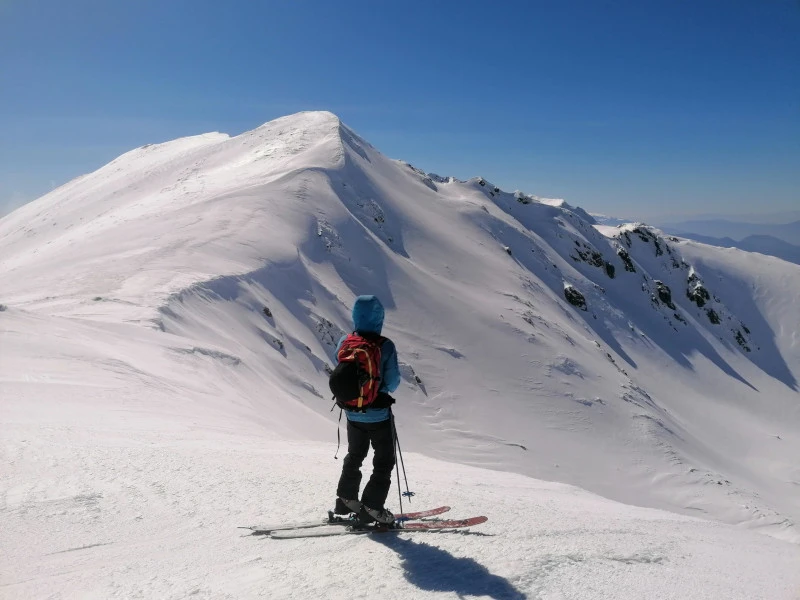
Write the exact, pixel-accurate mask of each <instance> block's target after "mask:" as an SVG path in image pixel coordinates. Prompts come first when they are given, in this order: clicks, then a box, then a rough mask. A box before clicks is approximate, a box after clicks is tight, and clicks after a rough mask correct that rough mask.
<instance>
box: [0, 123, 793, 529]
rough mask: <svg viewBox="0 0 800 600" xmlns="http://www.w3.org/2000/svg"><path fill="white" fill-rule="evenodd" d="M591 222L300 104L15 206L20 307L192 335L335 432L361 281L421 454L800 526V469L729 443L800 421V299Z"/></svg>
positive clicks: (206, 353)
mask: <svg viewBox="0 0 800 600" xmlns="http://www.w3.org/2000/svg"><path fill="white" fill-rule="evenodd" d="M81 186H83V188H81ZM587 217H589V215H588V214H587V213H586V212H585V211H583V210H582V209H578V208H573V207H571V206H570V205H569V204H568V203H566V202H564V201H563V200H548V199H541V198H538V197H536V196H531V195H528V194H524V193H522V192H519V191H517V192H513V193H512V192H504V191H503V190H501V189H500V188H499V187H498V186H495V185H493V184H491V183H490V182H488V181H486V180H485V179H483V178H481V177H476V178H473V179H470V180H467V181H459V180H456V179H454V178H443V177H439V176H436V175H431V174H426V173H425V172H424V171H422V170H419V169H417V168H415V167H412V166H411V165H408V164H407V163H402V162H401V161H394V160H390V159H388V158H386V157H384V156H383V155H382V154H380V152H378V151H377V150H376V149H375V148H373V147H372V146H371V145H370V144H369V143H368V142H366V141H364V140H363V139H361V138H360V137H359V136H358V135H357V134H355V133H354V132H352V130H350V129H349V128H347V127H346V126H345V125H343V124H342V123H341V121H340V120H339V119H338V117H336V116H335V115H333V114H331V113H301V114H299V115H292V116H290V117H285V118H282V119H278V120H276V121H272V122H269V123H265V124H264V125H262V126H260V127H259V128H257V129H255V130H253V131H251V132H245V133H243V134H241V135H240V136H235V137H228V136H225V135H224V134H208V135H204V136H194V137H192V138H183V139H182V140H176V141H175V142H169V143H167V144H160V145H157V146H153V147H142V148H140V149H137V150H135V151H132V152H131V153H127V154H125V155H122V156H121V157H119V158H118V159H115V161H112V162H111V163H109V165H107V166H106V167H103V168H102V169H100V170H98V171H97V172H95V173H94V174H91V175H89V176H85V177H84V178H81V179H79V180H75V181H73V182H71V183H70V184H68V185H67V186H64V187H63V188H59V189H58V190H55V191H54V192H52V193H51V194H48V195H47V196H44V197H43V198H42V199H40V200H39V201H35V202H34V203H32V204H31V205H29V206H26V207H23V208H22V209H19V210H18V211H15V213H12V215H9V216H8V217H5V218H4V219H2V220H0V256H2V258H1V259H0V273H2V274H3V280H4V282H6V287H4V289H3V296H2V297H0V302H3V303H4V304H7V305H8V306H10V307H12V308H15V309H16V308H20V309H24V310H30V311H38V312H45V313H47V314H52V315H60V316H62V317H67V318H70V319H76V318H77V319H85V320H91V321H99V322H104V323H119V322H122V323H131V324H137V326H142V325H144V326H145V327H147V328H150V329H156V330H160V331H163V332H166V333H168V334H170V335H178V336H181V337H183V338H186V339H189V340H193V343H194V344H195V347H196V348H197V349H198V350H197V355H198V356H200V357H203V358H202V360H208V361H210V362H211V363H213V364H215V365H216V367H215V369H216V368H218V369H221V371H220V373H224V377H226V378H230V379H231V380H232V381H234V382H236V385H237V386H238V389H240V393H241V395H242V397H243V398H245V399H247V402H249V403H251V404H252V405H253V406H254V407H255V409H256V410H257V411H263V412H264V413H267V414H268V413H270V412H271V411H274V410H279V412H281V413H283V412H286V411H289V412H291V411H292V410H296V411H302V412H304V414H306V413H307V414H308V418H309V419H310V420H312V421H314V422H315V424H314V425H313V426H310V427H309V429H311V430H313V431H314V432H316V431H318V430H320V428H321V427H322V425H323V424H324V423H326V422H327V419H328V418H329V416H328V408H329V406H328V405H327V403H326V402H325V400H326V396H327V393H326V391H325V385H326V384H325V381H326V370H327V369H329V368H330V365H331V363H332V349H333V346H334V345H335V341H336V340H337V339H338V336H339V335H341V334H342V333H344V332H345V331H347V329H348V327H349V306H350V302H351V300H352V297H354V296H355V295H357V294H358V293H368V292H374V293H377V294H378V295H379V296H380V297H381V299H382V300H383V301H384V303H385V304H386V307H387V312H388V316H387V323H386V327H387V333H388V335H390V337H392V338H393V339H395V340H396V342H397V344H398V349H399V352H400V356H401V361H402V365H401V368H402V372H403V385H402V388H401V399H404V400H405V402H404V403H402V405H400V406H398V408H397V411H398V414H399V415H400V416H402V417H404V418H406V419H407V420H408V422H411V423H417V424H419V427H418V430H414V431H412V432H410V433H409V434H408V439H409V442H410V445H411V447H412V448H416V449H420V450H424V451H425V452H426V453H428V454H430V455H431V456H434V457H437V458H445V459H447V460H456V461H459V462H465V463H468V464H475V465H479V466H488V467H491V468H494V469H499V470H511V471H516V472H520V473H524V474H528V475H533V476H536V477H541V478H546V479H554V480H558V481H566V482H569V483H573V484H577V485H581V486H582V487H586V488H587V489H590V490H593V491H597V492H598V493H601V494H603V495H607V496H609V497H612V498H615V499H619V500H623V501H627V502H631V503H639V504H643V505H649V506H660V507H664V506H666V507H668V508H670V509H671V510H676V511H678V512H689V511H692V510H698V509H699V508H698V507H702V510H706V511H708V512H709V514H713V515H715V516H716V517H718V518H722V519H723V520H728V521H730V522H737V523H738V522H748V523H751V524H754V525H755V524H758V525H761V524H767V525H769V526H770V528H771V529H772V530H774V531H776V532H777V534H779V535H786V536H789V537H791V536H793V535H795V534H794V533H793V531H794V530H793V523H792V520H793V519H796V518H798V517H797V514H798V512H797V506H796V505H794V504H793V503H792V502H786V501H785V500H784V498H783V497H784V495H785V494H786V489H791V480H792V477H793V475H791V473H792V472H793V471H792V469H796V467H792V465H791V464H790V463H788V462H787V463H786V464H784V463H781V464H780V468H779V469H778V470H779V471H780V473H781V475H780V478H782V479H783V480H782V481H777V479H776V480H775V481H773V480H768V481H767V482H766V483H765V482H764V481H763V480H764V476H763V474H761V473H760V472H758V471H757V470H756V469H749V468H742V467H740V466H738V463H739V462H741V461H742V457H743V454H742V450H741V449H737V448H736V444H729V443H727V442H725V443H721V442H720V440H722V439H723V437H722V436H724V435H725V432H726V430H727V431H735V432H737V435H743V436H744V437H745V438H746V439H749V440H751V442H750V443H752V444H754V445H755V444H756V443H757V439H759V438H758V436H759V435H762V433H763V432H762V431H761V428H764V429H768V428H770V427H772V426H773V425H777V423H779V422H781V419H780V418H778V415H781V416H783V417H784V422H787V421H786V420H785V417H786V416H787V415H788V417H789V421H788V423H794V420H796V418H797V417H796V415H794V416H792V413H791V406H792V402H793V399H795V398H796V394H797V374H798V364H800V362H799V361H798V358H799V357H798V356H797V354H796V352H794V353H793V351H792V347H791V345H790V341H787V340H789V338H786V337H785V336H783V335H781V330H780V328H779V325H780V324H779V323H778V322H777V321H776V318H775V316H774V314H778V313H780V312H781V311H782V310H783V309H781V308H780V307H781V306H784V307H785V306H788V305H790V302H789V301H788V300H781V299H780V298H774V297H772V296H769V300H770V302H771V303H772V304H774V305H775V307H774V308H773V309H771V310H772V311H773V312H772V313H769V314H765V313H764V311H763V310H762V308H761V307H760V305H759V304H758V302H756V301H753V302H750V304H746V303H745V304H741V303H740V305H739V306H741V310H739V309H735V310H734V309H731V308H729V307H728V304H730V303H731V299H732V298H733V296H732V295H731V294H732V293H733V291H730V292H728V291H727V290H728V288H727V286H726V293H725V294H723V293H721V292H719V293H718V292H717V287H718V285H719V282H718V281H714V280H713V277H714V276H715V275H716V276H717V277H721V278H722V279H720V280H719V281H724V278H725V277H729V275H728V272H726V273H725V275H724V276H723V275H722V274H721V273H722V272H723V271H721V270H719V269H721V267H717V266H714V267H713V268H712V267H709V268H708V270H707V268H706V267H705V266H704V265H702V264H700V261H702V260H707V258H708V257H709V256H717V254H709V253H713V252H715V251H713V250H708V249H707V247H701V246H699V245H695V244H693V243H684V242H680V241H678V240H671V239H670V238H668V237H664V236H663V235H662V234H661V233H660V232H659V231H658V230H656V229H654V228H651V227H647V226H645V225H641V224H638V225H637V224H634V225H630V226H624V227H620V228H613V229H609V228H604V227H603V226H601V225H597V224H596V222H594V219H593V218H591V217H589V218H587ZM82 221H85V222H82ZM687 251H691V252H692V253H693V254H694V258H687V259H684V252H687ZM711 262H714V261H711ZM758 265H760V266H761V267H763V266H766V269H767V270H768V271H769V272H773V271H774V272H777V273H781V274H782V275H783V274H784V271H782V270H781V269H782V267H778V266H775V265H772V264H769V263H764V262H763V261H761V262H758ZM725 268H728V267H725ZM754 269H756V267H754ZM748 272H749V271H748ZM753 272H755V271H753ZM718 273H719V274H718ZM785 274H786V275H787V277H786V281H787V284H786V285H787V286H789V287H791V285H792V284H793V282H796V281H797V275H796V274H793V273H792V272H791V271H786V272H785ZM748 276H749V275H748ZM42 281H46V282H47V284H46V286H44V287H43V286H42V284H41V282H42ZM770 285H773V284H770ZM763 289H764V290H767V289H768V288H767V287H765V288H763ZM737 293H738V292H737ZM753 298H755V299H756V300H757V299H758V298H757V296H753ZM709 311H712V312H709ZM740 313H741V314H740ZM712 315H714V316H712ZM758 315H761V316H760V317H758V318H757V319H756V323H753V322H752V318H754V317H757V316H758ZM715 321H718V322H715ZM687 376H691V377H693V378H695V379H696V381H692V382H685V381H683V378H685V377H687ZM266 385H269V387H270V389H273V388H275V389H276V390H277V392H276V393H280V394H284V395H285V396H286V397H288V398H291V399H292V402H293V404H292V403H290V408H284V407H281V408H280V409H278V408H277V405H276V401H275V400H270V399H264V398H263V397H261V396H260V395H259V394H258V390H259V389H261V388H263V387H264V386H266ZM720 392H723V394H722V396H721V397H716V396H717V395H719V394H720ZM765 394H772V395H773V396H775V398H773V399H772V400H770V402H771V404H769V403H768V404H769V406H770V409H769V410H768V411H767V415H766V416H765V417H763V424H762V425H761V427H759V431H758V432H757V433H754V432H752V431H748V430H747V429H746V427H745V424H746V423H747V421H748V419H751V418H753V415H754V414H755V413H753V412H752V410H753V409H752V408H750V407H749V404H752V403H753V402H754V401H755V400H757V399H758V400H763V397H764V395H765ZM675 396H677V397H678V398H677V399H676V398H675ZM709 396H710V397H711V398H709ZM698 403H700V404H701V405H703V406H706V408H709V409H710V408H712V407H713V409H714V411H718V414H713V412H714V411H712V415H703V414H702V411H701V410H699V409H698V406H697V405H698ZM727 403H730V404H731V406H726V404H727ZM292 407H293V408H292ZM719 415H724V417H725V418H723V419H722V422H721V423H716V424H715V423H714V421H715V417H718V416H719ZM759 418H762V417H759ZM793 419H794V420H793ZM716 420H718V419H716ZM759 422H761V421H759ZM706 429H708V430H712V431H714V432H715V433H714V434H713V435H711V436H710V437H709V439H706V435H705V433H704V430H706ZM611 432H613V436H610V435H609V434H610V433H611ZM313 435H315V436H316V435H317V433H314V434H313ZM796 435H797V433H796V431H794V430H792V429H791V428H790V430H789V433H788V434H787V433H784V434H783V438H782V439H783V440H785V442H786V443H785V444H784V445H786V446H788V447H790V448H791V447H792V446H791V445H790V444H794V443H795V442H796V439H797V438H796ZM755 455H757V456H758V457H759V459H763V460H765V461H766V460H767V459H769V460H770V461H774V460H779V459H777V458H775V457H776V456H778V457H779V456H780V451H778V450H776V449H774V448H772V447H766V448H763V449H760V450H759V451H758V452H756V453H755ZM550 456H553V457H554V458H553V459H550V458H549V457H550ZM620 471H621V472H622V474H620ZM615 477H616V478H619V479H618V480H615ZM795 477H797V478H798V479H800V476H795ZM676 482H679V483H676ZM715 482H720V483H719V485H717V484H716V483H715ZM725 482H728V483H727V484H726V483H725ZM710 483H713V485H714V487H715V488H719V489H709V484H710ZM676 490H677V491H676ZM765 491H766V492H765ZM759 495H761V496H762V497H766V498H767V499H766V500H759V499H758V496H759ZM731 498H734V499H735V500H733V501H732V500H731ZM739 499H741V502H739ZM742 507H746V508H742ZM773 507H777V508H773ZM787 515H788V516H787Z"/></svg>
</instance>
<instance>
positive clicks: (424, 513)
mask: <svg viewBox="0 0 800 600" xmlns="http://www.w3.org/2000/svg"><path fill="white" fill-rule="evenodd" d="M448 510H450V507H449V506H439V507H437V508H431V509H430V510H421V511H417V512H407V513H402V514H399V515H395V519H396V520H397V521H400V522H403V521H409V520H412V519H424V518H425V517H433V516H436V515H441V514H442V513H446V512H447V511H448ZM357 524H358V522H357V521H356V519H355V518H346V517H333V518H331V517H329V518H327V519H320V520H319V521H305V522H299V523H276V524H274V525H250V526H246V527H239V529H249V530H250V531H251V532H252V533H253V535H266V534H268V533H270V532H272V531H289V530H293V529H311V528H317V527H325V526H333V525H338V526H341V525H344V526H350V525H357Z"/></svg>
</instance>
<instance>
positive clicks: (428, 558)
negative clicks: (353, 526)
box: [370, 534, 525, 600]
mask: <svg viewBox="0 0 800 600" xmlns="http://www.w3.org/2000/svg"><path fill="white" fill-rule="evenodd" d="M370 537H371V539H373V540H375V541H376V542H379V543H381V544H383V545H384V546H386V547H387V548H391V549H392V550H394V551H395V552H397V554H398V555H399V556H400V558H402V559H403V564H402V566H403V569H404V571H405V577H406V580H407V581H408V582H409V583H411V584H413V585H415V586H417V587H418V588H420V589H422V590H426V591H430V592H454V593H455V594H457V595H458V597H459V598H464V597H466V596H488V597H490V598H494V599H495V600H522V599H524V598H525V594H523V593H522V592H520V591H519V590H518V589H517V588H515V587H514V586H513V585H511V583H509V582H508V580H506V579H504V578H502V577H499V576H498V575H493V574H492V573H490V572H489V569H487V568H486V567H484V566H483V565H481V564H480V563H479V562H477V561H475V560H474V559H472V558H457V557H455V556H453V555H452V554H450V553H449V552H447V551H446V550H442V549H441V548H437V547H435V546H430V545H428V544H425V543H421V542H414V541H412V540H409V539H403V538H401V537H399V536H396V535H391V534H389V535H373V536H370Z"/></svg>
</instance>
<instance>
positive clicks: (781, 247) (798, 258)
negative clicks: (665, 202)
mask: <svg viewBox="0 0 800 600" xmlns="http://www.w3.org/2000/svg"><path fill="white" fill-rule="evenodd" d="M669 232H670V233H674V234H675V235H676V236H678V237H685V238H688V239H690V240H695V241H698V242H702V243H704V244H709V245H711V246H721V247H722V248H739V249H740V250H745V251H747V252H758V253H759V254H766V255H767V256H775V257H777V258H780V259H781V260H785V261H787V262H791V263H795V264H800V246H795V245H793V244H790V243H788V242H784V241H783V240H780V239H778V238H776V237H773V236H771V235H749V236H747V237H746V238H743V239H742V240H740V241H738V242H737V241H736V240H734V239H732V238H729V237H726V238H715V237H710V236H705V235H700V234H697V233H685V232H678V231H669Z"/></svg>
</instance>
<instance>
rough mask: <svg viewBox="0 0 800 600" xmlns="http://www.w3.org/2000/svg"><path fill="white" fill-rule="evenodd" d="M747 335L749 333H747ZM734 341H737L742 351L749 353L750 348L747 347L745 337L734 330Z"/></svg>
mask: <svg viewBox="0 0 800 600" xmlns="http://www.w3.org/2000/svg"><path fill="white" fill-rule="evenodd" d="M748 333H749V332H748ZM736 341H737V342H738V344H739V345H740V346H741V347H742V348H744V349H745V350H746V351H747V352H750V346H748V345H747V340H746V339H745V337H744V336H743V335H742V332H741V331H739V330H738V329H737V330H736Z"/></svg>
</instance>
